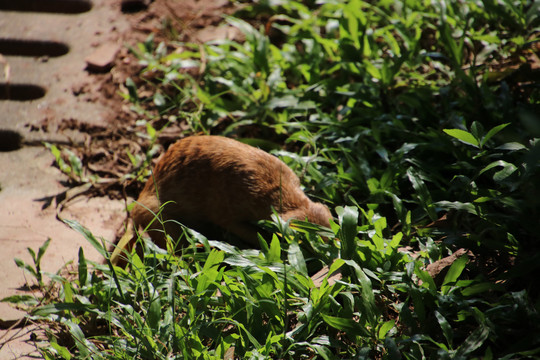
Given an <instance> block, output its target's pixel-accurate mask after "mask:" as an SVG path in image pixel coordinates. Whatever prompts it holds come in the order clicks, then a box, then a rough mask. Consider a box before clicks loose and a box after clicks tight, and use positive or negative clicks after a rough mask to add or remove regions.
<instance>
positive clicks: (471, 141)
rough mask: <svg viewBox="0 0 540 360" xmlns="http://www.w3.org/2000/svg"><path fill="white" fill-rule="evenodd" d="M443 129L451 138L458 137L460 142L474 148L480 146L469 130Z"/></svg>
mask: <svg viewBox="0 0 540 360" xmlns="http://www.w3.org/2000/svg"><path fill="white" fill-rule="evenodd" d="M443 131H444V132H445V133H446V134H448V135H450V136H452V137H453V138H456V139H458V140H459V141H461V142H462V143H465V144H467V145H472V146H474V147H476V148H479V147H480V144H479V143H478V140H477V139H476V138H475V137H474V136H473V135H472V134H471V133H470V132H467V131H465V130H461V129H443Z"/></svg>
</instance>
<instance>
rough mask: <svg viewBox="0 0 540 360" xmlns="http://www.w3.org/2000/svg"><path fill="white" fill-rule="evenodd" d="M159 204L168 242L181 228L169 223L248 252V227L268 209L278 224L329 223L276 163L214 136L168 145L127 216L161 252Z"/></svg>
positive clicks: (253, 241) (253, 239)
mask: <svg viewBox="0 0 540 360" xmlns="http://www.w3.org/2000/svg"><path fill="white" fill-rule="evenodd" d="M156 191H157V194H156ZM167 202H170V203H168V204H165V203H167ZM163 204H165V206H164V208H163V211H162V213H161V214H162V219H163V220H165V230H166V232H167V233H168V234H169V235H171V236H172V237H173V238H177V237H179V236H180V235H181V227H180V226H179V225H178V224H177V223H175V222H173V221H170V220H176V221H178V222H180V223H182V224H184V225H186V226H188V227H190V228H193V229H195V230H198V231H200V232H202V233H205V231H206V230H208V229H211V228H216V227H217V228H219V229H222V230H224V231H225V232H227V233H231V234H233V235H235V236H237V237H238V238H240V239H241V240H243V241H244V242H246V243H247V244H248V245H249V246H253V247H258V240H257V235H256V234H257V230H258V228H257V227H256V226H255V225H254V223H255V222H256V221H258V220H262V219H270V217H271V214H272V208H274V209H275V210H276V211H277V212H278V213H279V214H280V216H281V217H282V218H283V219H284V220H289V219H291V218H294V219H300V220H305V219H307V220H308V221H310V222H312V223H315V224H320V225H323V226H327V227H329V219H331V218H332V215H331V213H330V211H329V210H328V208H327V207H326V206H325V205H323V204H320V203H316V202H313V201H311V200H310V199H309V198H308V197H307V196H306V195H305V194H304V192H303V191H302V190H301V189H300V181H299V179H298V177H297V176H296V175H295V173H294V172H293V171H292V170H291V169H290V168H289V167H287V165H286V164H285V163H283V162H282V161H281V160H279V159H278V158H277V157H275V156H272V155H270V154H268V153H266V152H264V151H262V150H260V149H257V148H255V147H252V146H249V145H246V144H243V143H241V142H238V141H236V140H232V139H228V138H225V137H220V136H192V137H188V138H184V139H182V140H179V141H178V142H176V143H175V144H173V145H172V146H171V147H170V148H169V150H168V151H167V152H166V153H165V154H164V155H163V157H162V158H161V159H160V161H159V162H158V164H157V165H156V167H155V169H154V172H153V177H150V179H149V180H148V182H147V183H146V185H145V187H144V189H143V191H142V192H141V194H140V196H139V199H138V200H137V204H136V205H135V207H134V208H133V210H132V217H133V221H134V224H135V226H136V227H139V228H142V229H144V228H147V227H148V225H149V224H150V223H152V225H150V226H149V229H150V230H149V231H148V233H149V235H150V236H151V238H152V240H153V241H154V242H155V243H156V244H157V245H158V246H160V247H163V248H164V247H165V245H166V244H165V240H164V236H163V231H162V230H163V225H162V224H161V223H159V222H158V221H157V220H155V219H154V214H153V213H158V212H159V211H160V206H162V205H163ZM149 210H151V211H149Z"/></svg>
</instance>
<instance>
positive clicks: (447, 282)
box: [441, 254, 469, 294]
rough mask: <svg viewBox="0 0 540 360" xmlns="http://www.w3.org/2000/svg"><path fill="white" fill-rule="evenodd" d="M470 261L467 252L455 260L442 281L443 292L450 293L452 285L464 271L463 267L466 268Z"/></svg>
mask: <svg viewBox="0 0 540 360" xmlns="http://www.w3.org/2000/svg"><path fill="white" fill-rule="evenodd" d="M468 261H469V257H468V256H467V255H466V254H465V255H462V256H460V257H459V258H458V259H457V260H456V261H454V263H453V264H452V266H450V269H449V270H448V272H447V273H446V276H445V277H444V280H443V283H442V287H441V290H442V292H443V294H447V293H448V291H449V290H450V289H451V285H452V284H453V283H455V282H456V281H457V279H458V278H459V276H460V275H461V273H462V272H463V269H465V265H467V262H468Z"/></svg>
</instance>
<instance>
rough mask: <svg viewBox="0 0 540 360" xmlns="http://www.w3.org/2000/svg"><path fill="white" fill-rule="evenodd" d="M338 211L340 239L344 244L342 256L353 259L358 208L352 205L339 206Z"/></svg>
mask: <svg viewBox="0 0 540 360" xmlns="http://www.w3.org/2000/svg"><path fill="white" fill-rule="evenodd" d="M336 212H337V213H338V218H339V223H340V225H341V227H340V231H339V239H340V240H341V244H342V245H341V246H342V250H341V253H342V257H343V258H344V259H352V258H353V254H354V252H355V250H356V235H357V233H358V232H357V225H358V209H357V208H355V207H352V206H346V207H344V208H342V207H338V208H336Z"/></svg>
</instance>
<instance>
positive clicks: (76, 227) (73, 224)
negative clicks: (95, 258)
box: [63, 219, 108, 258]
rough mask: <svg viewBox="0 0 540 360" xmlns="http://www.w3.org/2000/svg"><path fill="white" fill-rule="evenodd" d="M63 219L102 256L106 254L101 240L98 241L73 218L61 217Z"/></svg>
mask: <svg viewBox="0 0 540 360" xmlns="http://www.w3.org/2000/svg"><path fill="white" fill-rule="evenodd" d="M63 221H64V222H65V223H66V224H67V225H68V226H69V227H70V228H72V229H73V230H75V231H77V232H78V233H79V234H81V235H83V236H84V238H85V239H86V240H87V241H88V242H89V243H90V244H92V246H93V247H94V248H95V249H96V250H97V251H98V252H99V253H100V254H101V255H102V256H103V257H104V258H106V257H107V256H108V251H107V249H105V248H104V247H103V245H102V244H101V242H99V241H98V240H97V239H96V238H95V237H94V235H93V234H92V233H91V232H90V231H89V230H88V229H87V228H85V227H84V226H82V225H81V224H80V223H78V222H77V221H74V220H68V219H63Z"/></svg>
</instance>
